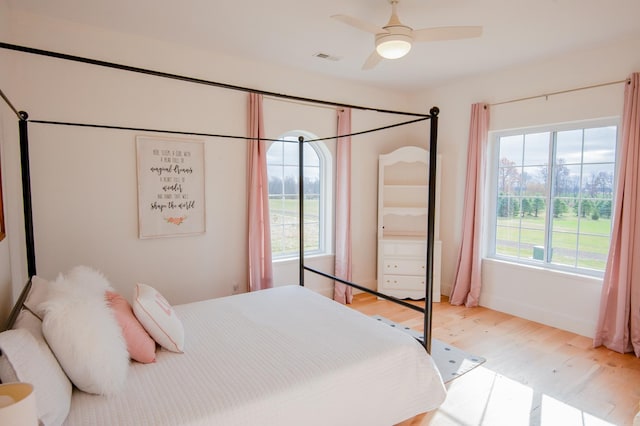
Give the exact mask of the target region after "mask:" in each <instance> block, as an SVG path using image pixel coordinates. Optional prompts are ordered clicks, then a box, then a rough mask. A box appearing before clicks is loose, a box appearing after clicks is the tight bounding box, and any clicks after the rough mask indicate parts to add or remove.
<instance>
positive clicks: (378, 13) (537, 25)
mask: <svg viewBox="0 0 640 426" xmlns="http://www.w3.org/2000/svg"><path fill="white" fill-rule="evenodd" d="M6 1H8V3H9V6H10V7H11V8H13V9H24V10H27V11H29V12H32V13H37V14H42V15H48V16H51V17H55V18H60V19H65V20H70V21H75V22H79V23H82V24H87V25H91V26H97V27H102V28H106V29H112V30H116V31H120V32H125V33H134V34H138V35H143V36H146V37H152V38H157V39H161V40H165V41H170V42H175V43H180V44H185V45H190V46H193V47H196V48H199V49H204V50H207V51H210V52H212V53H215V52H216V51H223V52H225V53H227V54H231V55H234V56H241V57H251V58H253V59H257V60H260V61H268V62H272V63H275V64H280V65H285V66H289V67H296V68H300V69H303V70H307V71H313V72H317V73H322V74H328V75H332V76H338V77H341V78H346V79H352V80H358V81H362V82H365V83H368V84H373V85H376V86H380V87H390V88H394V89H400V90H411V89H418V88H426V87H429V86H432V85H435V84H439V83H442V82H444V81H447V80H452V79H456V78H461V77H465V76H470V75H474V74H478V73H484V72H488V71H492V70H496V69H500V68H504V67H508V66H512V65H517V64H525V63H527V62H531V61H535V60H539V59H542V58H546V57H553V56H557V55H562V54H564V53H566V52H569V51H574V50H583V49H589V48H592V47H595V46H597V45H600V44H605V43H610V42H613V41H615V40H619V39H626V38H631V37H635V38H637V37H640V0H440V1H437V0H401V1H400V3H399V6H398V15H399V17H400V19H401V21H402V22H403V23H404V24H406V25H409V26H411V27H413V28H414V29H418V28H424V27H437V26H451V25H454V26H457V25H482V26H483V27H484V33H483V36H482V37H481V38H478V39H469V40H458V41H446V42H432V43H419V44H415V45H414V47H413V49H412V50H411V52H409V54H408V55H407V56H406V57H404V58H402V59H399V60H386V61H383V62H382V63H381V64H380V65H378V66H377V67H376V68H375V69H373V70H369V71H363V70H361V67H362V64H363V63H364V61H365V59H366V58H367V57H368V55H369V54H370V53H371V52H372V51H373V35H372V34H368V33H364V32H361V31H358V30H356V29H354V28H352V27H349V26H347V25H345V24H343V23H341V22H338V21H336V20H334V19H331V18H330V16H331V15H334V14H347V15H351V16H354V17H358V18H360V19H362V20H366V21H369V22H371V23H374V24H376V25H379V26H383V25H384V24H386V22H387V20H388V19H389V15H390V11H391V6H390V5H389V3H388V0H269V1H267V0H229V1H226V2H222V1H219V0H179V1H176V0H48V1H43V0H6ZM33 47H39V46H33ZM318 52H322V53H327V54H329V55H332V56H336V57H339V58H341V59H340V60H339V61H331V60H323V59H319V58H316V57H314V56H313V55H314V54H315V53H318ZM639 54H640V53H639ZM97 59H100V58H97Z"/></svg>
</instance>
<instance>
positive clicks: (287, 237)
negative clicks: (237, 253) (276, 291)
mask: <svg viewBox="0 0 640 426" xmlns="http://www.w3.org/2000/svg"><path fill="white" fill-rule="evenodd" d="M299 136H303V137H304V138H305V139H306V140H308V139H314V138H315V136H314V135H313V134H310V133H308V132H303V131H292V132H287V133H285V134H284V135H282V136H280V137H279V138H278V139H280V141H278V142H272V143H271V145H270V147H269V149H268V151H267V174H268V178H269V214H270V217H271V250H272V253H273V258H274V259H278V258H280V259H282V258H287V257H295V256H297V255H298V254H299V248H298V247H299V226H298V216H299V213H298V212H299V186H298V180H299V173H298V137H299ZM303 155H304V179H305V182H304V192H305V193H304V213H305V214H304V246H305V254H322V253H326V252H329V251H330V236H328V234H330V232H329V231H328V230H330V229H331V227H330V226H329V225H330V224H329V219H328V218H329V217H330V214H327V211H328V210H327V209H328V208H330V206H329V204H330V201H329V199H330V191H331V184H330V182H331V181H330V180H328V179H330V176H331V161H330V153H329V151H328V149H327V148H326V146H325V145H324V144H320V143H315V142H311V143H305V144H304V148H303Z"/></svg>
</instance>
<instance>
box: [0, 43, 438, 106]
mask: <svg viewBox="0 0 640 426" xmlns="http://www.w3.org/2000/svg"><path fill="white" fill-rule="evenodd" d="M0 48H3V49H9V50H14V51H18V52H24V53H31V54H35V55H41V56H48V57H52V58H58V59H64V60H67V61H75V62H81V63H85V64H91V65H97V66H101V67H107V68H115V69H119V70H124V71H130V72H136V73H140V74H147V75H153V76H156V77H163V78H170V79H173V80H181V81H186V82H189V83H197V84H203V85H206V86H214V87H222V88H225V89H231V90H237V91H242V92H248V93H258V94H260V95H266V96H274V97H278V98H283V99H290V100H295V101H302V102H310V103H316V104H321V105H331V106H336V107H342V108H352V109H358V110H363V111H375V112H381V113H386V114H398V115H409V116H414V117H424V118H431V116H430V115H429V114H418V113H413V112H404V111H394V110H386V109H378V108H370V107H363V106H359V105H349V104H342V103H336V102H330V101H323V100H320V99H312V98H304V97H300V96H292V95H286V94H282V93H274V92H268V91H265V90H256V89H251V88H248V87H242V86H235V85H232V84H227V83H219V82H215V81H209V80H204V79H200V78H194V77H187V76H183V75H178V74H171V73H166V72H162V71H154V70H150V69H145V68H139V67H133V66H129V65H123V64H117V63H114V62H107V61H101V60H98V59H91V58H85V57H82V56H75V55H69V54H66V53H59V52H52V51H49V50H42V49H35V48H32V47H27V46H19V45H16V44H10V43H5V42H0Z"/></svg>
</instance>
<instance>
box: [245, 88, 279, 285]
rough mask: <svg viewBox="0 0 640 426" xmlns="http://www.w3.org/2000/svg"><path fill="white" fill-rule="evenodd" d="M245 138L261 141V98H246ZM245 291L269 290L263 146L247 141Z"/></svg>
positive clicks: (265, 149)
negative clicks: (246, 129)
mask: <svg viewBox="0 0 640 426" xmlns="http://www.w3.org/2000/svg"><path fill="white" fill-rule="evenodd" d="M248 124H249V126H248V127H249V129H248V131H249V138H264V118H263V114H262V95H258V94H255V93H250V94H249V123H248ZM248 144H249V149H248V167H247V168H248V171H249V176H248V185H249V188H248V192H249V198H248V210H249V211H248V216H249V244H248V246H249V291H255V290H262V289H265V288H269V287H273V270H272V264H271V226H270V224H269V182H268V180H267V146H266V142H265V141H262V140H258V139H250V140H249V141H248Z"/></svg>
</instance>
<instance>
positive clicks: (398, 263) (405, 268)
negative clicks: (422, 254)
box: [382, 258, 426, 275]
mask: <svg viewBox="0 0 640 426" xmlns="http://www.w3.org/2000/svg"><path fill="white" fill-rule="evenodd" d="M383 261H384V263H383V265H382V266H383V272H384V273H385V274H394V275H424V273H425V271H426V268H425V261H424V260H410V259H394V258H386V259H384V260H383Z"/></svg>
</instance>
